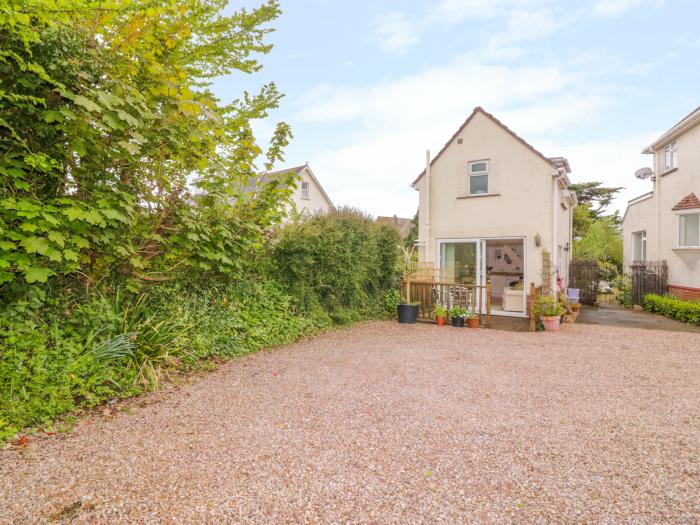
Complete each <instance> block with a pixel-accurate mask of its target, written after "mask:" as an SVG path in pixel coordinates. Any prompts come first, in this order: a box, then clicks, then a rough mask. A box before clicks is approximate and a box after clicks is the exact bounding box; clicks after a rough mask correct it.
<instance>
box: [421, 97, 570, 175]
mask: <svg viewBox="0 0 700 525" xmlns="http://www.w3.org/2000/svg"><path fill="white" fill-rule="evenodd" d="M477 113H481V114H482V115H484V116H485V117H487V118H489V119H491V121H492V122H494V123H495V124H496V125H497V126H499V127H500V128H502V129H503V130H504V131H505V132H506V133H508V134H509V135H511V136H512V137H513V138H514V139H515V140H517V141H518V142H520V143H521V144H522V145H523V146H525V147H526V148H527V149H529V150H530V151H532V152H533V153H534V154H535V155H537V156H538V157H539V158H541V159H542V160H543V161H545V162H546V163H548V164H549V165H551V166H552V167H553V168H554V169H559V168H563V169H565V170H566V173H571V168H570V167H569V162H568V161H567V160H566V159H565V158H564V157H545V156H544V155H543V154H542V153H540V152H539V151H537V150H536V149H535V148H533V147H532V146H531V145H530V144H528V143H527V142H526V141H525V139H523V138H522V137H520V136H519V135H517V134H516V133H515V132H514V131H513V130H511V129H510V128H509V127H508V126H506V125H505V124H503V122H501V121H500V120H498V119H497V118H496V117H494V116H493V115H492V114H491V113H489V112H488V111H485V110H484V108H482V107H481V106H477V107H475V108H474V110H473V111H472V113H471V115H469V116H468V117H467V120H465V121H464V123H463V124H462V125H461V126H460V127H459V129H458V130H457V131H456V132H455V133H454V135H452V137H451V138H450V140H448V141H447V142H446V143H445V145H444V146H443V147H442V149H441V150H440V151H439V152H438V154H437V155H435V157H433V159H432V160H431V161H430V165H431V166H432V165H433V164H435V161H436V160H438V159H439V158H440V156H441V155H442V154H443V153H444V152H445V150H446V149H447V147H448V146H449V145H450V144H452V141H453V140H455V139H456V138H457V136H458V135H459V134H460V133H461V132H462V131H463V130H464V128H466V127H467V126H468V125H469V123H470V122H471V121H472V119H473V118H474V117H475V116H476V114H477ZM423 175H425V170H423V171H422V172H421V173H420V175H418V178H417V179H416V180H414V181H413V182H412V183H411V186H415V185H416V184H417V183H418V181H419V180H420V179H421V177H422V176H423Z"/></svg>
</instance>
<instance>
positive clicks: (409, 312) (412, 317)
mask: <svg viewBox="0 0 700 525" xmlns="http://www.w3.org/2000/svg"><path fill="white" fill-rule="evenodd" d="M398 314H399V323H404V324H415V323H416V321H418V305H417V304H400V305H399V306H398Z"/></svg>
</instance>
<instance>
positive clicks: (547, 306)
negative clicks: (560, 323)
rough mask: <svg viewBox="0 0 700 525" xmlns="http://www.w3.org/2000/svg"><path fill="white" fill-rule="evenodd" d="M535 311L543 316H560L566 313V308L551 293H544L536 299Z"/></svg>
mask: <svg viewBox="0 0 700 525" xmlns="http://www.w3.org/2000/svg"><path fill="white" fill-rule="evenodd" d="M533 311H534V312H535V313H536V314H537V315H540V316H542V317H558V316H560V315H564V313H565V312H566V308H565V307H564V305H563V304H562V303H561V302H560V301H557V300H556V299H555V298H554V297H552V296H550V295H542V296H540V297H538V298H537V299H536V300H535V304H534V306H533Z"/></svg>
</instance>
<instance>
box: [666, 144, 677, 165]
mask: <svg viewBox="0 0 700 525" xmlns="http://www.w3.org/2000/svg"><path fill="white" fill-rule="evenodd" d="M677 167H678V144H677V143H676V141H675V140H674V141H673V142H671V143H670V144H669V145H668V146H666V147H665V148H664V171H671V170H672V169H675V168H677Z"/></svg>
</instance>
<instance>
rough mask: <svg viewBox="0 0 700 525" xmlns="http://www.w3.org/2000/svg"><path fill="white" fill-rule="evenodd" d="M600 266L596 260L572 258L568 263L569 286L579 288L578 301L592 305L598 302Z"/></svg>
mask: <svg viewBox="0 0 700 525" xmlns="http://www.w3.org/2000/svg"><path fill="white" fill-rule="evenodd" d="M600 274H601V272H600V267H599V266H598V262H597V261H586V260H574V261H571V264H570V265H569V282H570V284H569V287H570V288H578V289H579V301H580V302H581V303H582V304H588V305H593V304H596V303H597V302H598V292H599V288H600V277H601V275H600Z"/></svg>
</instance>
